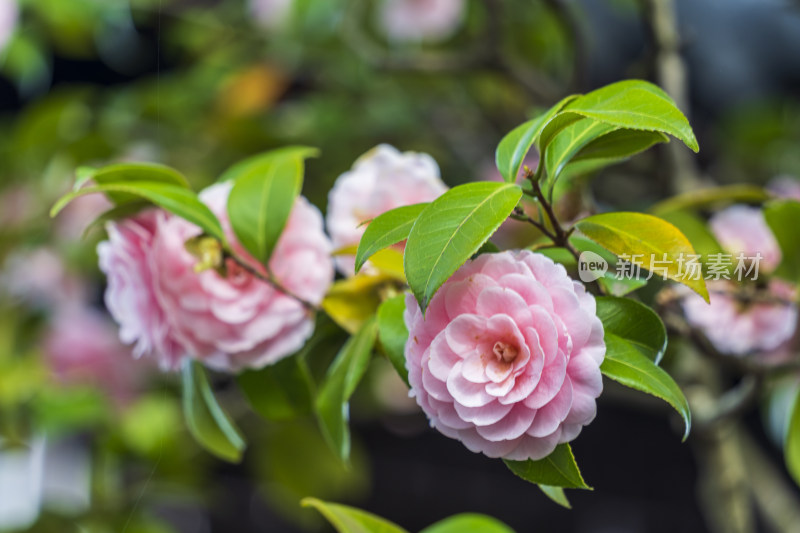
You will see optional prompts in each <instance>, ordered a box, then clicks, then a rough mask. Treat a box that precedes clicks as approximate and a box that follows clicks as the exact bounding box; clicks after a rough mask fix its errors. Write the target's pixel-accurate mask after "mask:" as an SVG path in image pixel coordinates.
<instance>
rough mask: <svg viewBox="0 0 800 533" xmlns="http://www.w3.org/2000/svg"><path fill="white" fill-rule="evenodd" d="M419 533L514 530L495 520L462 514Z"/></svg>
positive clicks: (512, 531) (502, 532)
mask: <svg viewBox="0 0 800 533" xmlns="http://www.w3.org/2000/svg"><path fill="white" fill-rule="evenodd" d="M420 533H514V530H513V529H511V528H510V527H508V526H507V525H505V524H504V523H502V522H500V521H499V520H497V519H496V518H492V517H490V516H486V515H481V514H475V513H463V514H457V515H455V516H451V517H449V518H445V519H444V520H441V521H439V522H436V523H435V524H433V525H430V526H428V527H426V528H425V529H423V530H422V531H420Z"/></svg>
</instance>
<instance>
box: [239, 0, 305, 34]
mask: <svg viewBox="0 0 800 533" xmlns="http://www.w3.org/2000/svg"><path fill="white" fill-rule="evenodd" d="M293 3H294V0H250V11H251V12H252V13H253V16H254V17H255V18H256V20H257V21H258V22H259V23H260V24H261V25H262V26H264V27H265V28H269V29H276V28H279V27H280V26H282V25H283V24H284V23H285V22H286V21H287V19H288V18H289V15H290V14H291V11H292V4H293Z"/></svg>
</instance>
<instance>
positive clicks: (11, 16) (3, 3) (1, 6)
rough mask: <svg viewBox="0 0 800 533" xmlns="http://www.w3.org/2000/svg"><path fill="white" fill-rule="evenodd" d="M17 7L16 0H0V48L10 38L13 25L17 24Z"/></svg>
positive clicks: (0, 48)
mask: <svg viewBox="0 0 800 533" xmlns="http://www.w3.org/2000/svg"><path fill="white" fill-rule="evenodd" d="M18 17H19V8H18V7H17V0H0V50H2V49H3V48H4V47H5V45H6V44H7V43H8V41H9V39H11V34H12V33H13V32H14V27H15V26H16V25H17V18H18Z"/></svg>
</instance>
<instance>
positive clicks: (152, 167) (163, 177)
mask: <svg viewBox="0 0 800 533" xmlns="http://www.w3.org/2000/svg"><path fill="white" fill-rule="evenodd" d="M76 175H77V179H76V181H75V187H74V189H73V190H78V188H79V187H81V186H82V185H84V184H86V183H87V182H88V181H94V183H95V184H97V185H106V184H109V183H131V182H138V181H146V182H150V183H166V184H169V185H175V186H176V187H181V188H183V189H188V188H189V182H188V181H186V178H185V177H184V176H183V174H181V173H180V172H178V171H177V170H175V169H174V168H170V167H168V166H165V165H159V164H156V163H118V164H115V165H108V166H106V167H102V168H90V167H81V168H79V169H78V171H77V172H76ZM107 196H108V197H109V199H111V200H112V201H113V202H114V203H116V204H124V203H127V202H131V201H134V200H138V198H139V197H138V196H136V195H132V194H127V193H121V192H111V191H109V192H108V193H107Z"/></svg>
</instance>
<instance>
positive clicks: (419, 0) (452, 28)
mask: <svg viewBox="0 0 800 533" xmlns="http://www.w3.org/2000/svg"><path fill="white" fill-rule="evenodd" d="M465 12H466V2H465V0H383V4H382V5H381V6H380V9H379V11H378V12H377V15H378V22H379V24H380V26H381V27H382V28H383V31H384V32H385V33H386V36H387V37H388V38H389V39H390V40H392V41H422V40H425V41H443V40H445V39H447V38H448V37H450V36H451V35H453V34H454V33H455V32H456V30H458V28H459V27H460V26H461V24H462V22H463V20H464V15H465Z"/></svg>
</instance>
